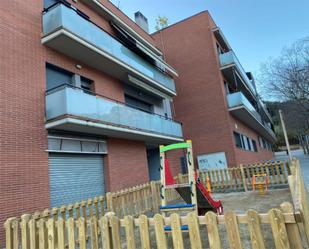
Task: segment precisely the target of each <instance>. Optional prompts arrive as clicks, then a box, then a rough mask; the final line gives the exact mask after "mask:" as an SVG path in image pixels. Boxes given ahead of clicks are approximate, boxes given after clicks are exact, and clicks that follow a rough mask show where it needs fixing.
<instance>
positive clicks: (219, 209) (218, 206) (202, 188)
mask: <svg viewBox="0 0 309 249" xmlns="http://www.w3.org/2000/svg"><path fill="white" fill-rule="evenodd" d="M196 187H197V189H198V190H200V191H201V193H202V195H203V196H204V198H205V199H206V200H207V201H208V202H209V204H210V205H211V206H212V207H213V208H214V209H216V210H217V213H218V214H223V206H222V203H221V201H215V200H214V199H212V197H211V196H210V194H209V192H208V191H207V189H206V188H205V186H204V185H203V183H202V182H201V181H200V179H199V178H197V179H196Z"/></svg>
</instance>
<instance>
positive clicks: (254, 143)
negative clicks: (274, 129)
mask: <svg viewBox="0 0 309 249" xmlns="http://www.w3.org/2000/svg"><path fill="white" fill-rule="evenodd" d="M252 146H253V151H255V152H257V151H258V150H257V146H256V142H255V140H252Z"/></svg>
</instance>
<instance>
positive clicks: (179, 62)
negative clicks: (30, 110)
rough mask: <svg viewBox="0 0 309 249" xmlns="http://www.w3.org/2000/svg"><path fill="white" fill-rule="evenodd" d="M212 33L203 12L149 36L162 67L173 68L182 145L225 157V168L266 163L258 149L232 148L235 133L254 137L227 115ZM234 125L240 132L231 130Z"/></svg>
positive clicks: (264, 153)
mask: <svg viewBox="0 0 309 249" xmlns="http://www.w3.org/2000/svg"><path fill="white" fill-rule="evenodd" d="M215 27H216V25H215V23H214V22H213V20H212V18H211V17H210V15H209V13H208V12H207V11H205V12H201V13H199V14H197V15H195V16H193V17H191V18H188V19H185V20H183V21H180V22H179V23H176V24H174V25H171V26H169V27H168V28H166V29H164V30H162V31H160V32H157V33H155V34H154V35H153V36H154V38H155V39H156V40H157V42H158V44H160V46H161V49H162V50H163V51H164V54H165V59H166V61H167V62H168V63H169V64H171V65H172V66H174V67H175V68H177V70H178V72H179V75H180V77H179V78H177V79H176V89H177V96H176V97H175V98H174V108H175V113H176V118H177V119H178V120H179V121H180V122H182V123H183V131H184V138H185V139H192V142H193V150H194V154H195V156H197V155H202V154H208V153H215V152H225V155H226V158H227V161H228V165H229V166H236V165H239V164H240V163H253V162H262V161H266V160H270V159H272V158H273V153H272V152H270V151H268V150H266V149H262V148H260V147H259V146H258V152H251V151H245V150H241V149H238V148H236V146H235V142H234V136H233V131H234V130H235V131H237V132H239V133H242V134H244V135H247V136H250V138H252V139H254V140H255V141H256V142H257V144H258V134H257V133H256V132H255V131H253V130H252V129H250V128H248V127H247V126H246V125H245V124H243V123H242V122H241V121H239V120H236V119H235V118H234V117H233V116H232V115H231V114H230V113H229V111H228V107H227V101H226V96H225V95H226V94H225V89H224V84H223V81H224V78H223V74H222V73H221V71H220V64H219V63H220V62H219V57H218V53H217V49H216V40H215V37H214V35H213V32H212V29H214V28H215ZM235 123H237V125H238V129H237V130H236V128H235Z"/></svg>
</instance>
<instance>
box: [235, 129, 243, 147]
mask: <svg viewBox="0 0 309 249" xmlns="http://www.w3.org/2000/svg"><path fill="white" fill-rule="evenodd" d="M234 138H235V144H236V147H237V148H242V141H241V135H240V134H239V133H237V132H234Z"/></svg>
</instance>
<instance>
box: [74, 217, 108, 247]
mask: <svg viewBox="0 0 309 249" xmlns="http://www.w3.org/2000/svg"><path fill="white" fill-rule="evenodd" d="M85 224H86V221H85V219H84V217H80V218H79V219H78V221H77V227H78V242H79V248H80V249H86V248H87V242H86V233H87V232H86V230H85V227H86V225H85ZM104 248H105V247H104Z"/></svg>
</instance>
